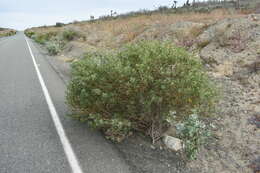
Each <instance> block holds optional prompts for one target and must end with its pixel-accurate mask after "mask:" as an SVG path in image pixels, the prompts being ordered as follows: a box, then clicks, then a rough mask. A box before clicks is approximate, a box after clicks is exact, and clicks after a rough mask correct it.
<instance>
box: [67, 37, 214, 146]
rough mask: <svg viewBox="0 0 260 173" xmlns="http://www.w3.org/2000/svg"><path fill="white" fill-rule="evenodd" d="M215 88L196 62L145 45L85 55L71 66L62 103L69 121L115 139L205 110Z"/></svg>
mask: <svg viewBox="0 0 260 173" xmlns="http://www.w3.org/2000/svg"><path fill="white" fill-rule="evenodd" d="M214 96H215V90H214V88H213V86H212V85H211V83H210V82H209V80H208V78H207V76H206V74H205V73H204V71H203V69H202V65H201V63H200V62H199V61H198V60H197V59H195V58H194V57H192V56H191V55H190V54H189V53H187V52H186V51H185V50H184V49H181V48H176V47H175V46H173V45H172V44H170V43H165V42H163V43H162V42H157V41H145V42H140V43H138V44H131V45H128V46H126V47H125V48H124V49H123V50H121V51H120V52H118V53H116V54H98V53H96V54H89V55H87V56H86V57H85V58H84V59H82V60H79V61H77V62H75V63H73V65H72V80H71V82H70V84H69V86H68V90H67V103H68V104H69V105H70V106H71V108H72V109H73V111H74V112H75V115H74V117H76V118H78V119H79V120H81V121H87V122H88V123H89V124H90V125H91V126H92V127H95V128H99V129H102V130H103V131H104V132H105V134H106V135H107V136H108V137H109V138H111V139H113V140H117V141H120V140H121V139H123V138H124V137H125V136H127V135H128V134H129V133H130V131H134V130H137V131H141V132H148V131H150V130H151V128H155V129H156V128H157V129H161V128H164V127H166V126H167V125H168V124H167V121H166V119H168V118H169V116H171V113H170V112H172V111H174V112H176V116H177V117H178V118H179V119H183V118H185V115H189V114H190V113H191V112H192V110H193V109H197V110H199V112H200V113H202V114H203V113H204V112H206V111H207V110H208V109H209V108H210V107H212V105H213V103H214Z"/></svg>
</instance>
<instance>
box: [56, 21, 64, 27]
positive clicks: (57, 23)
mask: <svg viewBox="0 0 260 173" xmlns="http://www.w3.org/2000/svg"><path fill="white" fill-rule="evenodd" d="M63 26H65V24H64V23H61V22H56V24H55V27H63Z"/></svg>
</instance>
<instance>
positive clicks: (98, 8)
mask: <svg viewBox="0 0 260 173" xmlns="http://www.w3.org/2000/svg"><path fill="white" fill-rule="evenodd" d="M184 1H186V0H178V3H177V4H178V5H179V6H180V5H182V4H183V2H184ZM172 2H173V0H96V1H94V0H92V1H90V0H0V27H6V28H13V29H17V30H23V29H26V28H29V27H33V26H42V25H54V24H55V23H56V22H63V23H68V22H73V21H76V20H77V21H81V20H89V18H90V15H93V16H95V18H97V17H99V16H101V15H108V14H109V13H110V10H113V11H116V12H117V13H118V14H120V13H125V12H129V11H137V10H139V9H150V10H152V9H155V8H157V7H159V6H160V5H167V6H170V5H171V4H172Z"/></svg>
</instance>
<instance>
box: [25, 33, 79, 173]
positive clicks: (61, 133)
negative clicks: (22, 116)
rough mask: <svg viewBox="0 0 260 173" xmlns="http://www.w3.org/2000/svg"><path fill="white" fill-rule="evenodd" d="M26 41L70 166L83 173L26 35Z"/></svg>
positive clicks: (74, 171)
mask: <svg viewBox="0 0 260 173" xmlns="http://www.w3.org/2000/svg"><path fill="white" fill-rule="evenodd" d="M25 41H26V43H27V46H28V48H29V52H30V54H31V57H32V61H33V65H34V67H35V70H36V73H37V76H38V79H39V81H40V84H41V87H42V90H43V93H44V96H45V99H46V102H47V104H48V107H49V111H50V114H51V117H52V120H53V122H54V125H55V127H56V130H57V133H58V135H59V137H60V140H61V144H62V146H63V149H64V152H65V154H66V156H67V159H68V161H69V164H70V167H71V169H72V172H73V173H83V171H82V169H81V167H80V165H79V161H78V159H77V157H76V155H75V153H74V151H73V149H72V147H71V144H70V142H69V139H68V138H67V136H66V133H65V131H64V129H63V126H62V124H61V121H60V118H59V115H58V113H57V111H56V108H55V106H54V104H53V102H52V99H51V96H50V94H49V91H48V89H47V87H46V85H45V82H44V80H43V77H42V75H41V72H40V70H39V68H38V66H37V64H36V61H35V57H34V55H33V53H32V49H31V47H30V45H29V43H28V40H27V38H26V37H25Z"/></svg>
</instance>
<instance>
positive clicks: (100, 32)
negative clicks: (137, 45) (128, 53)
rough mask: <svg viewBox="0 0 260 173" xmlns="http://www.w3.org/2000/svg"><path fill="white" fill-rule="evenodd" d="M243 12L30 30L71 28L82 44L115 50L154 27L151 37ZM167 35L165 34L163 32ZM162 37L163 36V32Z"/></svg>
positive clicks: (156, 16) (155, 16) (145, 17)
mask: <svg viewBox="0 0 260 173" xmlns="http://www.w3.org/2000/svg"><path fill="white" fill-rule="evenodd" d="M243 15H244V13H241V12H233V14H231V13H230V12H229V11H228V10H224V9H218V10H214V11H212V12H211V13H194V12H190V13H183V14H152V15H150V16H148V15H140V16H136V17H129V18H127V19H123V18H118V19H114V20H105V21H104V20H100V21H95V22H78V23H74V24H69V25H66V26H64V27H40V28H32V29H31V30H33V31H34V32H36V33H37V32H40V33H46V32H61V31H62V30H64V28H75V29H76V30H78V31H80V32H81V33H82V34H84V35H85V36H86V40H85V42H86V44H89V45H93V46H96V47H101V48H118V47H120V46H122V44H125V43H128V42H131V41H133V40H135V39H136V38H137V37H138V36H139V35H141V34H142V33H143V32H144V31H146V30H147V29H149V28H152V27H153V26H157V28H158V29H157V31H155V32H154V33H153V34H154V38H156V37H157V35H161V34H162V32H165V29H164V28H165V27H167V26H169V25H172V24H175V23H176V22H180V21H190V22H199V23H204V24H207V25H210V24H212V23H215V22H216V21H219V20H221V19H224V18H236V17H241V16H243ZM166 32H167V31H166ZM201 32H202V31H201V30H194V31H193V37H194V36H197V35H198V34H200V33H201ZM164 34H165V33H164Z"/></svg>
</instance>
